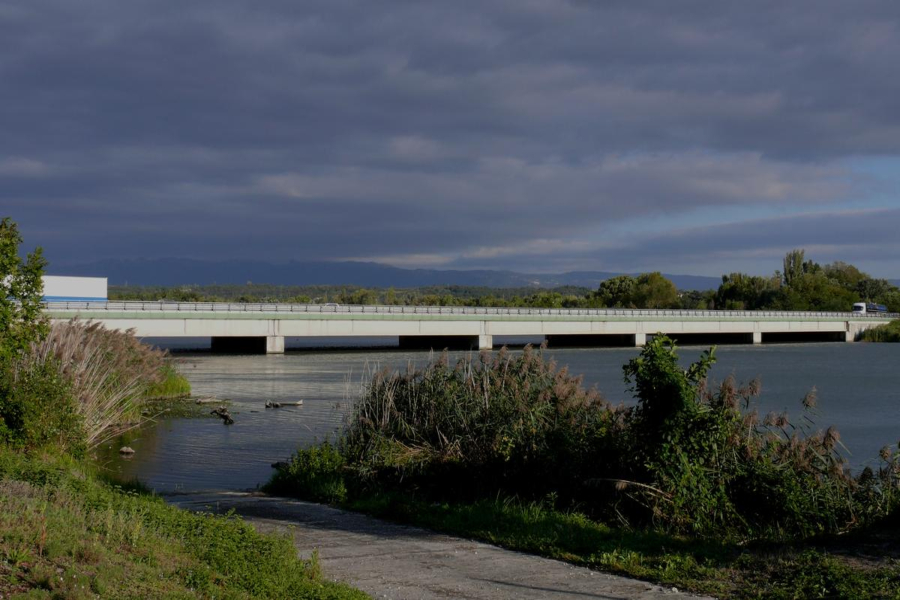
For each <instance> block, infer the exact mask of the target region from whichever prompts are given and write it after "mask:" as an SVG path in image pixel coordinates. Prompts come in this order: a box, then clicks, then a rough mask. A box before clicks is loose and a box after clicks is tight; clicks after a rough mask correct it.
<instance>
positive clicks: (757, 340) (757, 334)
mask: <svg viewBox="0 0 900 600" xmlns="http://www.w3.org/2000/svg"><path fill="white" fill-rule="evenodd" d="M750 343H751V344H753V345H754V346H758V345H759V344H762V331H754V332H753V333H751V334H750Z"/></svg>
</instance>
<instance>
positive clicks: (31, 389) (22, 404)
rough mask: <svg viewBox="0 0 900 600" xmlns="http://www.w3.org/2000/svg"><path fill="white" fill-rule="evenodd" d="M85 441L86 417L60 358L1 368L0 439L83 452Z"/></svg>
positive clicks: (28, 447) (13, 443)
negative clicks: (63, 371)
mask: <svg viewBox="0 0 900 600" xmlns="http://www.w3.org/2000/svg"><path fill="white" fill-rule="evenodd" d="M84 440H85V431H84V418H83V417H82V415H81V413H80V411H79V410H78V405H77V403H76V401H75V399H74V396H73V394H72V390H71V385H70V382H69V381H68V380H67V379H66V378H64V377H63V376H62V374H61V372H60V368H59V365H58V364H57V363H56V361H45V362H22V363H19V365H18V366H17V368H16V369H14V370H13V369H7V370H3V371H0V442H5V443H6V444H9V445H10V446H12V447H15V448H20V449H26V450H31V449H35V448H40V447H43V446H52V447H55V448H61V449H66V450H69V451H71V452H73V453H74V454H81V453H82V452H83V451H84V449H85V443H84Z"/></svg>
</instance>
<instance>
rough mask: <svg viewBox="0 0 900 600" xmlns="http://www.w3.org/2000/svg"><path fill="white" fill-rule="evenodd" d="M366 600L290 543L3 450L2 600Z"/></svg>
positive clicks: (60, 463) (79, 468)
mask: <svg viewBox="0 0 900 600" xmlns="http://www.w3.org/2000/svg"><path fill="white" fill-rule="evenodd" d="M7 597H26V598H76V599H77V598H96V597H100V598H116V599H118V598H235V599H239V598H284V599H288V598H334V599H346V598H365V597H367V596H365V595H364V594H362V593H361V592H358V591H356V590H353V589H351V588H349V587H347V586H344V585H341V584H335V583H330V582H327V581H324V580H323V579H322V578H321V575H320V574H319V569H318V565H317V564H316V563H315V562H314V561H303V560H300V559H298V558H297V555H296V550H295V549H294V547H293V544H292V542H291V540H290V539H288V538H287V537H274V536H266V535H261V534H259V533H257V532H256V531H255V530H254V529H253V528H252V527H251V526H250V525H248V524H246V523H244V522H242V521H241V520H240V519H239V518H237V517H235V516H213V515H201V514H195V513H190V512H187V511H182V510H179V509H177V508H174V507H171V506H169V505H167V504H165V502H163V501H162V500H161V499H159V498H157V497H154V496H152V495H149V494H147V493H146V491H144V490H142V489H140V487H139V486H117V485H115V484H112V483H108V482H105V481H103V480H102V479H101V478H100V477H98V476H97V475H96V474H94V473H93V472H92V469H91V468H89V467H87V466H86V465H85V464H83V463H80V462H75V461H72V460H69V459H63V458H54V457H47V456H44V457H25V456H23V455H21V454H16V453H13V452H10V451H7V450H2V449H0V598H7Z"/></svg>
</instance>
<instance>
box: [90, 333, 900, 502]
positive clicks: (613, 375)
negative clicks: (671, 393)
mask: <svg viewBox="0 0 900 600" xmlns="http://www.w3.org/2000/svg"><path fill="white" fill-rule="evenodd" d="M702 350H703V348H701V347H684V348H680V349H679V353H680V356H681V358H682V361H683V362H684V363H685V364H687V363H689V362H690V361H692V360H695V359H696V358H697V357H698V356H699V354H700V352H701V351H702ZM547 352H548V354H549V355H550V356H552V357H553V358H554V359H555V360H556V361H557V362H558V363H559V364H560V365H567V366H568V367H569V371H570V372H571V373H573V374H581V375H583V376H584V382H585V384H586V385H587V386H593V385H596V386H597V388H598V389H599V390H600V391H601V392H602V393H603V395H604V396H605V397H606V398H607V399H608V400H610V401H612V402H614V403H618V402H620V401H624V402H626V403H631V402H633V400H632V399H631V395H630V394H629V393H628V391H627V389H626V387H627V386H626V385H625V383H624V381H623V379H622V365H623V364H625V363H626V362H627V361H628V360H629V359H631V358H633V357H635V356H637V354H638V350H636V349H630V348H578V349H555V350H548V351H547ZM466 354H468V353H464V352H454V353H451V356H452V357H453V358H456V357H460V356H463V355H466ZM174 356H175V358H176V361H177V366H178V369H179V370H180V371H181V372H182V373H183V374H184V375H185V376H186V377H187V378H188V380H189V381H190V382H191V386H192V387H193V392H194V395H195V396H215V397H217V398H219V399H222V400H229V401H230V410H231V413H232V414H233V415H234V418H235V421H236V422H235V424H234V425H231V426H225V425H224V424H223V423H222V422H221V421H220V420H218V419H213V418H208V419H207V418H193V419H188V418H177V419H162V420H159V421H158V422H157V424H156V425H154V426H150V427H147V428H144V429H142V430H140V431H138V432H136V433H133V434H132V435H131V436H130V437H129V438H128V439H127V442H128V444H129V445H130V446H131V447H133V448H134V449H135V451H136V453H135V455H134V457H133V458H131V459H123V458H120V457H119V456H118V455H117V453H116V452H115V450H116V449H117V448H118V447H119V445H120V444H121V441H120V440H117V441H115V442H114V443H113V444H111V445H110V447H109V449H108V452H107V453H106V456H107V458H106V459H105V462H106V464H107V466H108V467H109V468H110V469H112V470H113V471H114V472H117V473H119V475H121V476H122V477H125V478H138V479H140V480H141V481H143V482H144V483H145V484H147V485H149V486H150V487H151V488H153V489H155V490H157V491H159V492H170V491H184V490H201V489H248V488H254V487H256V486H257V485H259V484H262V483H264V482H265V481H266V480H267V478H268V477H269V475H270V474H271V472H272V471H271V467H270V465H271V463H273V462H275V461H279V460H285V459H287V458H288V457H289V455H290V454H291V452H292V451H293V450H294V449H296V448H297V447H298V446H306V445H309V444H312V443H315V442H317V441H321V440H324V439H327V438H329V437H333V436H335V435H336V434H337V432H338V431H339V430H340V428H341V426H342V423H343V421H344V417H345V415H346V414H347V410H348V407H349V403H350V402H351V400H352V398H353V397H355V395H356V394H357V392H358V390H359V387H360V384H361V382H362V381H363V380H364V378H365V375H366V373H367V372H370V371H371V370H372V369H375V368H379V367H390V368H397V367H405V366H406V365H407V364H408V363H409V362H414V363H422V362H424V361H427V360H428V359H429V356H430V354H429V353H428V352H421V351H420V352H410V351H399V350H395V349H385V348H357V349H349V350H348V349H332V350H329V349H299V350H296V349H295V350H289V351H288V352H287V353H286V354H284V355H271V356H262V355H259V356H226V355H214V354H210V353H209V352H175V353H174ZM716 356H717V358H718V362H717V363H716V365H715V367H714V368H713V371H712V378H713V379H714V380H718V381H721V380H722V379H723V378H725V377H727V376H728V375H730V374H732V375H734V376H735V377H736V378H737V380H738V381H743V382H747V381H749V380H751V379H753V378H755V377H759V378H760V379H761V381H762V395H761V397H760V398H759V399H758V406H759V411H760V413H761V414H765V413H767V412H769V411H781V410H787V411H788V413H789V415H791V416H792V417H793V421H795V422H799V420H800V419H799V417H800V416H801V414H802V413H803V409H802V406H801V403H800V402H801V399H802V398H803V397H804V395H805V394H806V393H807V392H808V391H809V390H810V389H811V388H813V387H815V388H816V389H817V395H818V399H819V400H818V408H817V414H816V415H815V419H816V423H817V426H818V427H819V428H821V429H824V428H826V427H827V426H828V425H832V424H833V425H836V426H837V428H838V430H839V431H840V433H841V436H842V438H841V439H842V442H843V443H844V445H845V446H846V447H847V448H848V449H849V451H850V452H851V453H852V454H850V455H849V456H848V458H849V461H850V464H851V465H852V466H853V467H854V468H856V469H858V468H861V467H863V466H865V465H875V464H877V454H878V450H879V449H880V448H881V447H882V446H884V445H886V444H891V445H893V444H896V443H897V441H898V439H900V344H866V343H856V344H841V343H823V344H783V345H781V344H778V345H775V344H773V345H762V346H749V345H746V346H720V347H719V348H718V350H717V352H716ZM299 399H302V400H303V406H299V407H283V408H279V409H266V408H265V407H264V405H265V402H266V401H267V400H273V401H279V402H289V401H295V400H299Z"/></svg>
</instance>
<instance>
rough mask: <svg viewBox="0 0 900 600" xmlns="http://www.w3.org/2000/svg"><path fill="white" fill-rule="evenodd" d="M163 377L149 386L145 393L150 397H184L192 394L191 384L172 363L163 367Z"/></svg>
mask: <svg viewBox="0 0 900 600" xmlns="http://www.w3.org/2000/svg"><path fill="white" fill-rule="evenodd" d="M161 371H162V374H163V379H162V380H161V381H159V382H158V383H153V384H152V385H150V386H149V387H148V388H147V391H146V392H145V393H144V395H145V396H146V397H147V398H148V399H166V398H184V397H186V396H190V395H191V384H190V383H189V382H188V380H187V379H186V378H185V377H184V375H182V374H181V373H179V372H178V371H177V370H176V369H175V367H173V366H172V365H171V364H166V365H164V366H163V367H162V369H161Z"/></svg>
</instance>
